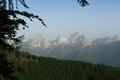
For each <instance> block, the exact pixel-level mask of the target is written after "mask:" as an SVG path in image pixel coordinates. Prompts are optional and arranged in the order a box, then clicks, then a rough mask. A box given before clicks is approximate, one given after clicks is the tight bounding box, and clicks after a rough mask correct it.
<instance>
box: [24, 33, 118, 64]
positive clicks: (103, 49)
mask: <svg viewBox="0 0 120 80" xmlns="http://www.w3.org/2000/svg"><path fill="white" fill-rule="evenodd" d="M22 45H23V46H22V50H23V51H27V52H30V53H31V54H34V55H37V56H44V57H53V58H58V59H65V60H79V61H85V62H91V63H101V64H106V65H112V66H120V62H119V61H120V36H119V35H115V36H109V37H101V38H96V39H93V40H90V39H88V38H87V37H86V36H85V35H82V34H81V33H79V32H75V33H73V34H70V35H69V36H66V35H65V34H61V35H59V36H58V37H57V38H56V39H55V40H52V41H49V40H48V39H47V38H45V36H43V34H41V33H39V34H37V35H36V36H35V37H34V38H32V39H29V40H27V41H25V42H23V44H22Z"/></svg>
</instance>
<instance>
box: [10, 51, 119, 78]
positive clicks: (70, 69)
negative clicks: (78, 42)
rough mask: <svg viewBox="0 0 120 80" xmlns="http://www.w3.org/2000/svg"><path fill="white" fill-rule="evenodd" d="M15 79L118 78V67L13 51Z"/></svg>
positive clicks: (11, 56) (11, 55)
mask: <svg viewBox="0 0 120 80" xmlns="http://www.w3.org/2000/svg"><path fill="white" fill-rule="evenodd" d="M9 58H12V59H11V60H13V61H14V63H15V65H16V72H15V74H16V76H17V77H16V79H17V80H120V69H119V68H114V67H110V66H106V65H99V64H90V63H85V62H80V61H65V60H57V59H52V58H44V57H37V56H34V55H30V54H29V53H26V52H19V51H14V57H13V53H12V54H11V53H10V55H9Z"/></svg>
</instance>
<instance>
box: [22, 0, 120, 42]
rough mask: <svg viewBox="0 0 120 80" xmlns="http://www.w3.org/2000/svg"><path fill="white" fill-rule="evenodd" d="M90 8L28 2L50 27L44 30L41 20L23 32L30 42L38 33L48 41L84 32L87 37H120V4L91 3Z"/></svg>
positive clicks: (55, 0)
mask: <svg viewBox="0 0 120 80" xmlns="http://www.w3.org/2000/svg"><path fill="white" fill-rule="evenodd" d="M88 1H89V3H90V6H87V7H81V6H80V5H78V3H77V0H27V4H28V6H29V7H30V9H29V10H28V9H24V10H27V11H29V12H33V13H34V14H37V15H39V16H40V17H41V18H42V19H43V20H44V21H45V22H46V24H47V26H48V27H47V28H44V27H43V26H42V25H41V24H40V23H39V22H38V21H37V20H35V21H34V22H30V21H29V20H28V23H29V26H30V27H29V29H26V30H25V31H21V32H22V33H24V34H25V37H26V38H31V37H33V36H34V35H36V34H37V33H40V32H41V33H42V34H44V35H45V36H46V37H47V38H48V39H50V40H51V39H55V37H57V36H58V35H60V34H62V33H64V34H71V33H74V32H80V33H82V34H84V35H86V36H87V37H90V38H95V37H102V36H112V35H120V0H88Z"/></svg>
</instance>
